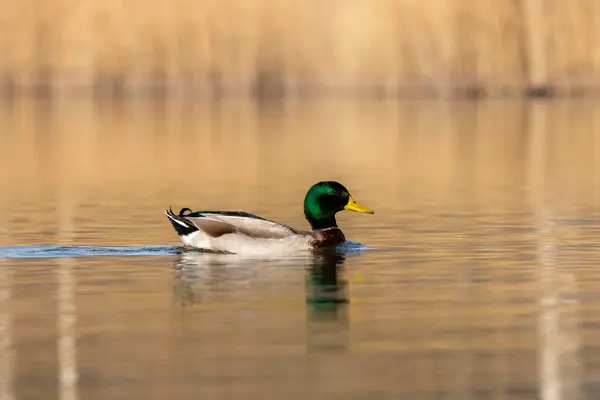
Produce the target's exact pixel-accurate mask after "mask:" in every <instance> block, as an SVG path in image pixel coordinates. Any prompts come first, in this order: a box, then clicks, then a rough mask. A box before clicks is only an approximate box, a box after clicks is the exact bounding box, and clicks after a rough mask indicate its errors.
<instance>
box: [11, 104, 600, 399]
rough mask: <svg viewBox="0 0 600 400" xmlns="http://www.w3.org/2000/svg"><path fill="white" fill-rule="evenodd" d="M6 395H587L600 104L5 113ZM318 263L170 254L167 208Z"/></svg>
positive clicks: (598, 360) (27, 109) (596, 311)
mask: <svg viewBox="0 0 600 400" xmlns="http://www.w3.org/2000/svg"><path fill="white" fill-rule="evenodd" d="M0 126H2V133H1V134H0V178H1V179H0V185H1V186H0V189H1V190H0V399H2V400H5V399H6V400H8V399H54V398H59V399H65V400H66V399H70V400H71V399H73V400H74V399H86V400H87V399H130V398H136V399H142V398H146V399H167V398H173V399H198V398H202V399H238V398H263V399H309V398H310V399H313V398H314V399H411V400H412V399H419V400H420V399H544V400H559V399H565V400H576V399H597V398H599V397H600V290H599V288H600V274H599V273H598V272H597V268H599V261H600V212H599V209H598V206H597V205H598V204H599V203H598V200H599V199H600V129H599V128H600V102H595V103H593V102H583V101H571V102H566V101H555V102H540V103H520V102H500V101H499V102H495V101H489V102H481V103H476V102H454V103H452V102H439V103H436V102H408V101H407V102H389V103H387V102H378V101H371V102H354V101H333V100H331V101H304V102H298V103H293V102H290V103H267V104H256V103H250V102H244V101H234V100H228V101H224V102H221V103H214V104H204V103H200V102H197V103H183V102H174V103H164V102H152V101H146V102H143V101H142V102H131V103H112V104H111V103H108V102H105V103H96V104H93V103H86V102H75V101H72V102H68V101H66V102H63V103H53V104H50V103H45V102H40V101H38V102H35V101H31V102H27V101H21V102H18V103H5V104H2V105H1V107H0ZM330 179H331V180H338V181H339V182H342V183H343V184H344V185H345V186H346V187H348V188H349V190H350V191H351V193H352V194H353V196H354V197H355V198H356V200H357V201H359V202H360V203H362V204H364V205H366V206H368V207H371V208H373V209H374V210H375V215H362V214H358V213H351V212H343V213H341V214H340V215H339V217H338V223H339V224H340V226H341V227H342V229H343V230H344V231H345V233H346V236H347V237H348V239H350V240H352V241H353V242H356V243H360V244H361V245H362V246H359V245H357V244H353V245H350V246H345V247H343V248H341V249H338V251H337V252H335V253H333V252H332V253H328V254H324V255H319V256H316V255H315V256H310V255H303V256H294V257H280V258H274V259H269V258H262V259H260V258H244V257H239V256H235V255H211V254H198V253H190V252H181V251H180V250H179V246H180V242H179V239H178V238H177V236H176V235H175V233H174V231H173V229H172V227H171V226H170V224H169V222H168V221H167V219H166V217H165V216H164V214H163V210H164V208H166V207H169V206H172V207H173V209H177V210H179V209H180V208H182V207H189V208H192V209H224V210H245V211H248V212H252V213H256V214H259V215H261V216H264V217H266V218H270V219H274V220H277V221H281V222H283V223H286V224H289V225H292V226H295V227H298V228H304V229H306V228H307V227H308V225H307V223H306V221H305V220H304V217H303V213H302V200H303V197H304V194H305V193H306V190H307V189H308V188H309V187H310V185H312V184H313V183H315V182H317V181H320V180H330Z"/></svg>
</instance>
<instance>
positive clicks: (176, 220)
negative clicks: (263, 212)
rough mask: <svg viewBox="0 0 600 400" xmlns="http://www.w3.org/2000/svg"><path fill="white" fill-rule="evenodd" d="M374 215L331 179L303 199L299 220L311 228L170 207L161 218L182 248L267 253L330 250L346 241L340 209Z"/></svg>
mask: <svg viewBox="0 0 600 400" xmlns="http://www.w3.org/2000/svg"><path fill="white" fill-rule="evenodd" d="M344 210H348V211H354V212H358V213H363V214H375V212H374V211H373V210H372V209H370V208H368V207H365V206H363V205H360V204H359V203H357V202H356V201H355V200H354V198H353V197H352V196H351V195H350V192H349V191H348V189H346V187H344V186H343V185H342V184H341V183H339V182H336V181H321V182H317V183H315V184H314V185H312V186H311V187H310V188H309V190H308V191H307V192H306V195H305V196H304V217H305V218H306V220H307V221H308V223H309V224H310V226H311V230H310V231H308V230H306V231H303V230H297V229H295V228H293V227H291V226H288V225H285V224H282V223H280V222H276V221H272V220H269V219H266V218H262V217H260V216H257V215H254V214H250V213H248V212H245V211H192V210H191V209H190V208H187V207H186V208H182V209H181V210H180V211H179V213H178V214H175V213H174V212H173V210H172V208H171V207H169V209H168V210H165V215H166V216H167V218H168V219H169V221H170V222H171V225H172V226H173V229H174V230H175V233H176V234H177V235H178V236H179V239H180V240H181V241H182V242H183V244H184V248H192V249H200V250H205V251H209V252H217V253H233V254H272V253H278V254H282V253H289V252H294V251H303V250H315V249H321V248H329V247H335V246H337V245H339V244H341V243H343V242H345V241H346V236H345V235H344V233H343V232H342V230H341V229H340V228H339V226H338V224H337V222H336V214H337V213H338V212H340V211H344Z"/></svg>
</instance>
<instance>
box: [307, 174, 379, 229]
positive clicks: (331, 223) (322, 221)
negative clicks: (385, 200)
mask: <svg viewBox="0 0 600 400" xmlns="http://www.w3.org/2000/svg"><path fill="white" fill-rule="evenodd" d="M342 210H350V211H356V212H360V213H366V214H374V212H373V210H371V209H370V208H367V207H364V206H361V205H360V204H358V203H357V202H356V201H354V199H353V198H352V196H350V193H349V192H348V189H346V188H345V187H344V186H343V185H342V184H340V183H338V182H334V181H325V182H319V183H316V184H314V185H313V186H312V187H311V188H310V189H309V190H308V192H307V193H306V196H305V197H304V216H305V217H306V219H307V220H308V222H309V223H310V225H311V227H312V228H313V229H325V228H332V227H336V226H337V223H336V221H335V214H337V213H338V211H342Z"/></svg>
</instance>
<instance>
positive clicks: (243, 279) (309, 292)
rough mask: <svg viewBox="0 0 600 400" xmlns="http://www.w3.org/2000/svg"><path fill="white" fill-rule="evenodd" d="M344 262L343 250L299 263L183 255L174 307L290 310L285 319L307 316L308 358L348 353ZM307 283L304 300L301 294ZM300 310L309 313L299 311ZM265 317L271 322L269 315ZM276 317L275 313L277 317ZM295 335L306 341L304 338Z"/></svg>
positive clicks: (296, 260) (294, 260) (296, 259)
mask: <svg viewBox="0 0 600 400" xmlns="http://www.w3.org/2000/svg"><path fill="white" fill-rule="evenodd" d="M345 261H346V255H345V254H344V253H342V252H340V251H338V250H327V251H320V252H314V253H304V254H302V255H296V256H294V257H289V256H288V257H256V256H253V257H250V256H239V255H233V254H215V253H205V252H196V251H185V252H181V253H180V254H179V255H178V257H177V259H176V261H175V263H174V268H173V270H174V277H175V279H174V280H173V281H174V286H173V289H174V291H173V293H174V298H175V304H174V306H175V307H176V308H180V307H184V308H186V307H192V306H197V305H200V304H202V303H204V304H205V305H207V306H209V307H215V308H220V309H223V310H224V309H226V308H230V307H232V306H233V307H244V308H246V307H248V306H251V307H258V308H262V309H263V310H264V309H273V308H274V309H277V308H279V309H282V308H287V307H289V311H286V313H292V314H294V313H298V312H301V313H303V312H305V313H306V325H305V327H306V343H305V345H306V349H307V351H308V352H320V353H322V352H331V351H334V352H340V351H341V352H345V351H347V348H348V327H349V319H348V307H349V301H348V283H347V281H346V280H345V279H344V278H343V272H344V263H345ZM302 276H304V282H303V281H302ZM303 283H304V294H302V292H301V291H298V289H299V288H300V290H302V289H301V285H302V284H303ZM302 297H304V299H305V301H302ZM300 304H304V307H303V308H304V309H305V311H302V309H298V305H300ZM256 315H257V316H258V315H259V314H256ZM260 315H261V317H260V318H267V317H268V315H270V314H260ZM277 315H278V314H277V313H276V312H275V310H274V311H273V314H272V317H273V318H276V317H277ZM296 315H297V314H296ZM257 322H258V321H257ZM262 322H263V323H268V321H262ZM298 328H300V327H298ZM300 329H301V328H300ZM296 335H297V337H301V333H300V332H297V334H296ZM296 335H295V336H296Z"/></svg>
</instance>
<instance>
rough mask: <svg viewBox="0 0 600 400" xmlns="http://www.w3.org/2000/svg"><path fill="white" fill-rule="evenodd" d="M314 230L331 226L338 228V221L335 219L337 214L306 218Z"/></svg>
mask: <svg viewBox="0 0 600 400" xmlns="http://www.w3.org/2000/svg"><path fill="white" fill-rule="evenodd" d="M306 219H307V220H308V223H309V224H310V226H311V228H312V230H313V231H316V230H321V229H329V228H337V227H338V226H337V222H336V221H335V215H332V216H331V217H326V218H319V219H315V218H310V217H307V218H306Z"/></svg>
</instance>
